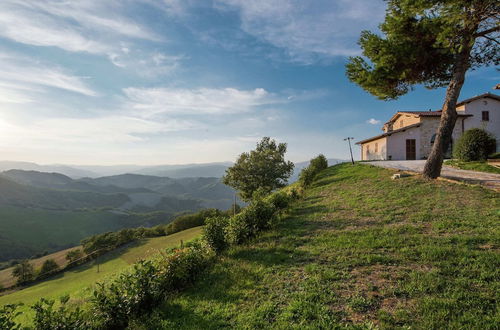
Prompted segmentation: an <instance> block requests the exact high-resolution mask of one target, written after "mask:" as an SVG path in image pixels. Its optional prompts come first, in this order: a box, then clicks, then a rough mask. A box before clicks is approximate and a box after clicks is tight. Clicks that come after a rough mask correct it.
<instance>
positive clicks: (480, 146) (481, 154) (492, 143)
mask: <svg viewBox="0 0 500 330" xmlns="http://www.w3.org/2000/svg"><path fill="white" fill-rule="evenodd" d="M495 148H496V140H495V138H494V137H493V136H492V135H491V134H490V133H488V132H486V131H485V130H483V129H480V128H472V129H470V130H467V131H465V132H464V134H463V135H462V136H461V137H460V139H458V141H457V143H456V145H455V148H454V150H453V156H454V157H455V158H458V159H459V160H461V161H464V162H471V161H478V160H486V159H487V158H488V155H489V154H491V153H493V152H495Z"/></svg>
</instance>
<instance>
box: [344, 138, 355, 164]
mask: <svg viewBox="0 0 500 330" xmlns="http://www.w3.org/2000/svg"><path fill="white" fill-rule="evenodd" d="M351 140H354V138H353V137H346V138H345V139H344V141H347V142H349V151H350V152H351V163H352V165H354V157H353V156H352V148H351Z"/></svg>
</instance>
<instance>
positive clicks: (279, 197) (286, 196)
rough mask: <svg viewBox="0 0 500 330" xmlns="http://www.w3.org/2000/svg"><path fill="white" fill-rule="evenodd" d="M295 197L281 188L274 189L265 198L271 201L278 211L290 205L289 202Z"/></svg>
mask: <svg viewBox="0 0 500 330" xmlns="http://www.w3.org/2000/svg"><path fill="white" fill-rule="evenodd" d="M294 199H295V196H294V195H292V194H291V193H286V192H284V191H282V190H279V191H276V192H274V193H272V194H271V195H269V196H268V197H267V198H266V201H267V202H269V203H271V204H272V205H273V206H274V208H275V209H276V210H278V211H284V210H286V209H287V208H288V206H290V203H291V202H292V201H293V200H294Z"/></svg>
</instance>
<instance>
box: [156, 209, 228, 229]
mask: <svg viewBox="0 0 500 330" xmlns="http://www.w3.org/2000/svg"><path fill="white" fill-rule="evenodd" d="M221 213H222V212H221V211H220V210H217V209H205V210H201V211H198V212H196V213H191V214H183V215H180V216H178V217H176V218H175V220H174V221H172V222H171V223H169V224H168V225H167V226H165V232H166V233H167V235H171V234H174V233H177V232H180V231H182V230H186V229H189V228H194V227H198V226H203V225H204V224H205V219H207V218H209V217H214V216H218V215H221Z"/></svg>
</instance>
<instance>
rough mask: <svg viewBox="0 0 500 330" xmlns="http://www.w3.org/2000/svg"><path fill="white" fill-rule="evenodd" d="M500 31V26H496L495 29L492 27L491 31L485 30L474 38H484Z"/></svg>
mask: <svg viewBox="0 0 500 330" xmlns="http://www.w3.org/2000/svg"><path fill="white" fill-rule="evenodd" d="M498 31H500V26H495V27H492V28H491V29H487V30H483V31H481V32H478V33H476V34H475V35H474V37H476V38H477V37H484V36H485V35H487V34H490V33H492V32H498Z"/></svg>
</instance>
